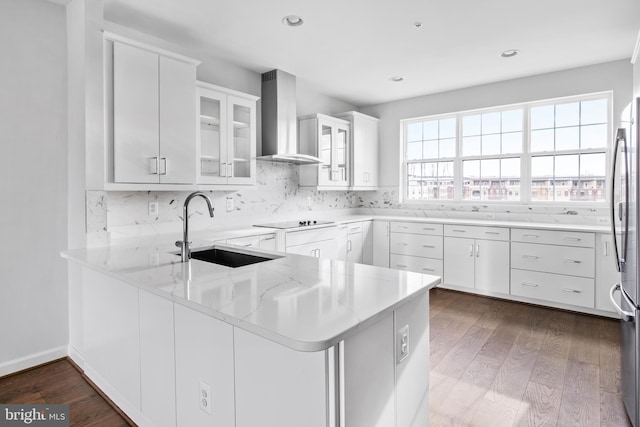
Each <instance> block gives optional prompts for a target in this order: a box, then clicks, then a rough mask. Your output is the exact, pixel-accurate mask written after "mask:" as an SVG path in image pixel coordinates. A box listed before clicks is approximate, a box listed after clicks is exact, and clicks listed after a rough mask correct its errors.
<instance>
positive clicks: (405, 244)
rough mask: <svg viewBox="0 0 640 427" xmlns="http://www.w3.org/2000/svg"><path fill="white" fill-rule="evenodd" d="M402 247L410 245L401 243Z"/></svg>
mask: <svg viewBox="0 0 640 427" xmlns="http://www.w3.org/2000/svg"><path fill="white" fill-rule="evenodd" d="M400 245H402V246H409V244H408V243H400Z"/></svg>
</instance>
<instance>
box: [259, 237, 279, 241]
mask: <svg viewBox="0 0 640 427" xmlns="http://www.w3.org/2000/svg"><path fill="white" fill-rule="evenodd" d="M275 239H276V238H275V237H265V238H263V239H262V241H263V242H266V241H267V240H275Z"/></svg>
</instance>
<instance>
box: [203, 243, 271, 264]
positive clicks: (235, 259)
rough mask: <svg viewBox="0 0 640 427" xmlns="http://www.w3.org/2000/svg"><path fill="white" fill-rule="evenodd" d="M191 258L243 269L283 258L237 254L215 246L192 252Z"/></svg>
mask: <svg viewBox="0 0 640 427" xmlns="http://www.w3.org/2000/svg"><path fill="white" fill-rule="evenodd" d="M191 258H192V259H197V260H200V261H206V262H212V263H214V264H220V265H224V266H227V267H233V268H236V267H242V266H244V265H250V264H256V263H259V262H264V261H270V260H272V259H276V258H281V257H280V256H277V255H271V254H260V255H257V254H252V253H249V252H237V251H233V250H229V249H222V248H217V247H215V246H214V247H213V248H207V249H194V250H192V251H191Z"/></svg>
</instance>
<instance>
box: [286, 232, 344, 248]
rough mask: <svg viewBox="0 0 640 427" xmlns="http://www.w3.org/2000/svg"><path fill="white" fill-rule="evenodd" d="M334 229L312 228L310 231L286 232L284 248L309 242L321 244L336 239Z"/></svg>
mask: <svg viewBox="0 0 640 427" xmlns="http://www.w3.org/2000/svg"><path fill="white" fill-rule="evenodd" d="M336 234H337V228H336V227H322V228H314V229H312V230H300V231H288V232H287V235H286V242H287V243H286V246H287V247H289V246H296V245H303V244H305V243H311V242H321V241H323V240H331V239H334V238H335V237H336Z"/></svg>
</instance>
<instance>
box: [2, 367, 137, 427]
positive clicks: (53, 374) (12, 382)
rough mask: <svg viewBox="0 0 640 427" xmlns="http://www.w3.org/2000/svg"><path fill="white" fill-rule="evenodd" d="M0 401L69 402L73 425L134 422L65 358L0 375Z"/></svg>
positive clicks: (117, 426)
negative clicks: (114, 407)
mask: <svg viewBox="0 0 640 427" xmlns="http://www.w3.org/2000/svg"><path fill="white" fill-rule="evenodd" d="M0 403H15V404H19V403H25V404H26V403H32V404H47V403H51V404H55V403H61V404H68V405H69V412H70V414H69V415H70V418H71V419H70V421H69V425H70V426H77V427H90V426H91V427H99V426H105V427H120V426H122V427H124V426H129V425H131V424H129V423H128V422H127V420H125V419H124V418H123V417H121V416H120V414H118V412H117V411H116V410H115V409H113V407H111V406H110V405H109V404H108V403H107V401H106V400H105V399H103V398H102V396H101V395H100V394H99V393H98V392H96V391H95V390H94V389H93V388H92V387H91V386H90V385H89V384H88V383H87V382H86V381H85V379H84V378H83V376H82V374H81V373H80V372H78V370H76V368H75V367H74V366H73V365H72V364H71V362H69V361H68V360H66V359H61V360H58V361H55V362H52V363H49V364H46V365H42V366H38V367H36V368H33V369H29V370H27V371H23V372H20V373H17V374H14V375H8V376H5V377H2V378H0Z"/></svg>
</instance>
